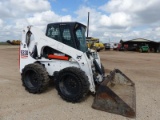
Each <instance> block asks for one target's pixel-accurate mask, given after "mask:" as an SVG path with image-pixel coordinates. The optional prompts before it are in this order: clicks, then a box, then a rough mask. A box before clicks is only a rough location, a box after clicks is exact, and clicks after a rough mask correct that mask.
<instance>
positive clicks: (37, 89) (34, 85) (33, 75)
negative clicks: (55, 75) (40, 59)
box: [21, 63, 49, 93]
mask: <svg viewBox="0 0 160 120" xmlns="http://www.w3.org/2000/svg"><path fill="white" fill-rule="evenodd" d="M21 76H22V83H23V86H24V87H25V89H26V90H27V91H29V92H30V93H41V92H43V91H44V90H46V89H47V87H48V83H49V76H48V73H47V71H46V70H45V68H44V67H43V66H42V65H40V64H38V63H33V64H28V65H27V66H25V67H24V69H23V70H22V75H21Z"/></svg>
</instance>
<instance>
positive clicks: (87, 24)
mask: <svg viewBox="0 0 160 120" xmlns="http://www.w3.org/2000/svg"><path fill="white" fill-rule="evenodd" d="M88 34H89V12H88V22H87V38H88Z"/></svg>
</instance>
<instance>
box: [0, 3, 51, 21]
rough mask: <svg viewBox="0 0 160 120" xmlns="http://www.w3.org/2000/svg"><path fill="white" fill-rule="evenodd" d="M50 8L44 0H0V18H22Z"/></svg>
mask: <svg viewBox="0 0 160 120" xmlns="http://www.w3.org/2000/svg"><path fill="white" fill-rule="evenodd" d="M50 8H51V6H50V3H49V2H48V1H46V0H2V1H1V2H0V16H1V17H2V18H12V17H15V18H22V17H27V16H28V15H30V14H32V13H34V12H42V11H45V10H49V9H50Z"/></svg>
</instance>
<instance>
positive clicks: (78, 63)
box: [19, 22, 136, 117]
mask: <svg viewBox="0 0 160 120" xmlns="http://www.w3.org/2000/svg"><path fill="white" fill-rule="evenodd" d="M85 29H86V26H84V25H83V24H81V23H78V22H61V23H51V24H48V26H47V29H46V34H44V33H42V32H41V31H40V30H38V29H37V28H35V27H33V26H28V27H26V28H25V29H24V30H23V31H22V41H21V45H20V52H19V53H20V55H19V57H20V73H21V76H22V83H23V86H24V87H25V89H26V90H27V91H29V92H30V93H41V92H43V91H44V90H46V89H47V87H48V84H49V81H50V80H53V81H54V83H55V87H56V89H57V91H58V94H59V95H60V96H61V97H62V99H64V100H66V101H68V102H73V103H76V102H80V101H82V100H83V99H84V98H85V96H86V95H87V94H88V92H89V91H90V92H92V93H94V94H96V97H95V100H94V103H93V105H92V107H93V108H95V109H99V110H103V111H107V112H111V113H116V114H120V115H123V116H127V117H135V116H136V112H135V111H136V107H135V106H136V104H135V84H134V83H133V82H132V81H131V80H130V79H129V78H128V77H127V76H126V75H124V74H123V73H122V72H121V71H120V70H118V69H115V70H113V71H112V72H111V74H110V75H108V76H107V77H105V71H104V67H103V65H102V64H101V61H100V57H99V55H98V53H97V52H96V51H94V50H91V49H88V48H87V45H86V40H85Z"/></svg>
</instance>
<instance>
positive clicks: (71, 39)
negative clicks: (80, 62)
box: [46, 22, 88, 52]
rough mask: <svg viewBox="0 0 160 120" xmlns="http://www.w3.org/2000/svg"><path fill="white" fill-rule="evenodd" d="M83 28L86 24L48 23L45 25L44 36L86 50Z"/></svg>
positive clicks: (84, 28)
mask: <svg viewBox="0 0 160 120" xmlns="http://www.w3.org/2000/svg"><path fill="white" fill-rule="evenodd" d="M85 30H86V26H85V25H83V24H81V23H78V22H61V23H50V24H48V25H47V30H46V36H48V37H50V38H52V39H55V40H57V41H59V42H61V43H64V44H66V45H68V46H71V47H73V48H75V49H77V50H80V51H82V52H86V51H87V49H88V48H87V45H86V37H85Z"/></svg>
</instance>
